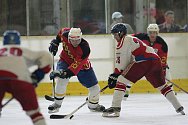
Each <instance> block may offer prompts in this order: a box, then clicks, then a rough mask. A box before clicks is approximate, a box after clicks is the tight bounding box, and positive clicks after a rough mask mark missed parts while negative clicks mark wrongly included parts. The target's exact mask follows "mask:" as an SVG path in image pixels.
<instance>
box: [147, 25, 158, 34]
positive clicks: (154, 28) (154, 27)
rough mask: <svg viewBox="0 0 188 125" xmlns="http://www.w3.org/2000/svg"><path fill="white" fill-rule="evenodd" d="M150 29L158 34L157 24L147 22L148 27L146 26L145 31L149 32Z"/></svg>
mask: <svg viewBox="0 0 188 125" xmlns="http://www.w3.org/2000/svg"><path fill="white" fill-rule="evenodd" d="M151 31H156V32H157V34H159V27H158V25H157V24H149V26H148V28H147V33H148V34H149V32H151Z"/></svg>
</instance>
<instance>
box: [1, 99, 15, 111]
mask: <svg viewBox="0 0 188 125" xmlns="http://www.w3.org/2000/svg"><path fill="white" fill-rule="evenodd" d="M13 99H14V97H11V98H10V99H9V100H8V101H7V102H5V103H4V104H3V105H2V106H1V109H2V108H3V107H5V106H6V105H7V104H8V103H9V102H10V101H12V100H13Z"/></svg>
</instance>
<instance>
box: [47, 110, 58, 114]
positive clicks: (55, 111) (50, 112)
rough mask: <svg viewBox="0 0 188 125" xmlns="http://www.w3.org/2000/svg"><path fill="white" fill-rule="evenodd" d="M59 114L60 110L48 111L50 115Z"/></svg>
mask: <svg viewBox="0 0 188 125" xmlns="http://www.w3.org/2000/svg"><path fill="white" fill-rule="evenodd" d="M57 112H59V109H56V110H48V113H49V114H52V113H57Z"/></svg>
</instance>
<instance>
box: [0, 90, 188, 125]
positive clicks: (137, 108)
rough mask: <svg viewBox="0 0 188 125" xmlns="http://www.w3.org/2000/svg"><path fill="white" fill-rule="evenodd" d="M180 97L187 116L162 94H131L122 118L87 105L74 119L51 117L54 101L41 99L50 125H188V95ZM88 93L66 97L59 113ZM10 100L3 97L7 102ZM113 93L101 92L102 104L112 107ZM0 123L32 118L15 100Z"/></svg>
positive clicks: (25, 122) (15, 124) (19, 123)
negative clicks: (50, 107) (49, 111)
mask: <svg viewBox="0 0 188 125" xmlns="http://www.w3.org/2000/svg"><path fill="white" fill-rule="evenodd" d="M177 98H178V99H179V101H180V103H181V104H182V105H183V106H184V108H185V110H184V111H185V113H186V115H184V116H182V115H180V114H178V113H176V112H175V110H174V108H173V106H172V105H171V104H170V103H169V102H168V101H167V100H166V99H165V98H164V97H163V96H162V95H160V94H131V95H130V96H129V98H128V100H127V101H123V102H122V110H121V114H120V117H119V118H104V117H102V116H101V115H102V114H101V113H96V112H90V111H89V109H88V108H87V106H84V107H82V108H81V109H80V110H79V111H77V112H76V113H75V114H74V117H73V119H71V120H70V119H58V120H57V119H50V118H49V114H48V111H47V107H48V105H50V104H51V103H52V102H50V101H47V100H45V99H44V98H39V104H40V108H41V111H42V113H43V115H44V117H45V119H46V122H47V124H48V125H188V94H184V93H178V95H177ZM85 99H86V96H67V97H66V98H65V99H64V102H63V105H62V107H61V109H60V112H59V113H56V114H68V113H70V112H72V111H73V110H74V109H76V108H77V107H79V106H80V105H81V104H83V103H84V101H85ZM6 101H7V100H3V102H6ZM111 101H112V95H102V96H101V98H100V104H103V105H104V106H105V107H107V108H108V107H110V105H111ZM0 125H32V122H31V120H30V118H29V117H27V116H26V114H25V112H24V111H22V109H21V106H20V105H19V103H18V102H17V101H15V100H13V101H11V102H10V103H9V104H8V105H7V106H6V107H4V108H3V111H2V116H1V118H0Z"/></svg>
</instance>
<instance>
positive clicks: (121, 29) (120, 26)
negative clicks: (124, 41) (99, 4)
mask: <svg viewBox="0 0 188 125" xmlns="http://www.w3.org/2000/svg"><path fill="white" fill-rule="evenodd" d="M111 33H119V34H122V35H126V34H127V27H126V25H125V24H124V23H117V24H115V25H114V26H113V27H112V29H111Z"/></svg>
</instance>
